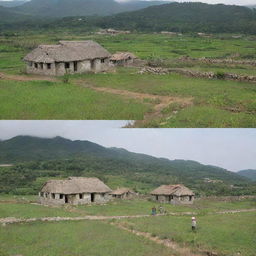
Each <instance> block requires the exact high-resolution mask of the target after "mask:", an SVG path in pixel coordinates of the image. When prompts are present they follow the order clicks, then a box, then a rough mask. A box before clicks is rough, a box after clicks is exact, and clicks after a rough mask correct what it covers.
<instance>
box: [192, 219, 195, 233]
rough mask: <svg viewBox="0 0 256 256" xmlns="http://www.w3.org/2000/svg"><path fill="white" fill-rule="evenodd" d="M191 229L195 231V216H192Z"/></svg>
mask: <svg viewBox="0 0 256 256" xmlns="http://www.w3.org/2000/svg"><path fill="white" fill-rule="evenodd" d="M192 230H193V231H195V230H196V218H195V217H192Z"/></svg>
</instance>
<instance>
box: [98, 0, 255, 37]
mask: <svg viewBox="0 0 256 256" xmlns="http://www.w3.org/2000/svg"><path fill="white" fill-rule="evenodd" d="M98 26H100V27H113V28H119V29H130V30H139V31H163V30H164V31H176V32H192V31H194V32H207V33H215V32H218V33H225V32H240V33H256V11H255V10H253V9H250V8H247V7H242V6H235V5H224V4H216V5H209V4H204V3H189V2H188V3H170V4H164V5H159V6H151V7H148V8H145V9H142V10H139V11H134V12H126V13H122V14H117V15H113V16H111V17H105V18H103V19H101V20H99V21H98Z"/></svg>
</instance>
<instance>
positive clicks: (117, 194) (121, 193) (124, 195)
mask: <svg viewBox="0 0 256 256" xmlns="http://www.w3.org/2000/svg"><path fill="white" fill-rule="evenodd" d="M110 195H111V196H112V198H120V199H131V198H132V197H134V195H135V192H134V191H132V190H131V189H129V188H118V189H116V190H114V191H112V192H110Z"/></svg>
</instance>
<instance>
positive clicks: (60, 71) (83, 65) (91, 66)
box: [26, 58, 110, 76]
mask: <svg viewBox="0 0 256 256" xmlns="http://www.w3.org/2000/svg"><path fill="white" fill-rule="evenodd" d="M30 63H31V64H32V65H30ZM68 63H69V68H65V62H56V63H52V64H51V69H48V67H47V64H46V63H43V68H41V64H40V63H37V64H38V68H36V67H35V63H34V62H27V65H26V72H27V73H28V74H38V75H47V76H63V75H65V74H66V73H67V74H74V73H87V72H95V73H97V72H102V71H107V70H108V69H109V68H110V62H109V58H106V59H104V63H102V62H101V59H95V60H83V61H78V62H77V71H74V62H73V61H70V62H68Z"/></svg>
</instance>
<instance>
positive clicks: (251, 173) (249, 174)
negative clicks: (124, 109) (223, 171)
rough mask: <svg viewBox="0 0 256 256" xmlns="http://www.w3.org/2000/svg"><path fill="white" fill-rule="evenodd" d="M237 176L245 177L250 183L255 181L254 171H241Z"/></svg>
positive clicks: (255, 171)
mask: <svg viewBox="0 0 256 256" xmlns="http://www.w3.org/2000/svg"><path fill="white" fill-rule="evenodd" d="M237 174H239V175H241V176H243V177H246V178H248V179H250V180H252V181H256V170H250V169H249V170H242V171H239V172H237Z"/></svg>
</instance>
